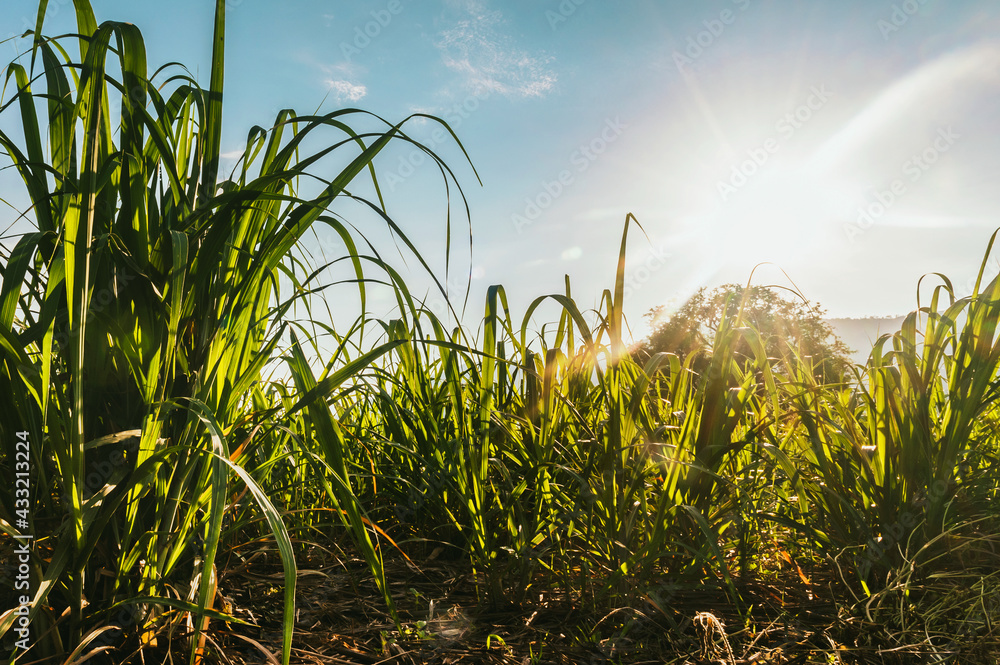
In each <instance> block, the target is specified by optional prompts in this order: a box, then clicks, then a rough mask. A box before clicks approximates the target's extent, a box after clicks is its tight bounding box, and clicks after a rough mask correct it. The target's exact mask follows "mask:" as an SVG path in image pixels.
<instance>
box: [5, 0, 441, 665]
mask: <svg viewBox="0 0 1000 665" xmlns="http://www.w3.org/2000/svg"><path fill="white" fill-rule="evenodd" d="M47 4H48V3H47V0H41V1H40V3H39V7H38V19H37V24H36V27H35V30H34V31H32V32H31V33H28V34H30V36H31V46H30V49H29V50H28V52H26V53H24V54H23V55H22V57H20V58H18V59H16V60H15V61H13V62H11V63H10V64H9V65H8V66H7V68H6V71H5V78H4V81H5V87H4V99H3V101H2V106H0V113H2V114H3V115H4V116H5V117H12V118H13V117H16V118H18V119H19V123H18V124H19V131H17V130H15V131H9V130H8V131H0V146H2V148H3V151H4V153H5V155H4V157H5V158H6V159H7V160H8V162H9V164H10V165H11V166H12V167H13V168H14V169H15V170H16V172H17V174H18V175H19V176H20V179H21V181H22V182H23V185H24V191H25V193H26V196H27V199H28V207H27V209H26V210H25V211H24V213H23V215H22V216H21V218H20V220H19V221H21V222H22V223H27V224H29V225H30V227H31V228H30V230H28V231H27V232H25V233H23V234H21V235H20V236H19V238H18V240H17V242H16V244H15V245H14V247H13V248H12V249H10V250H9V251H7V252H6V254H5V256H4V257H3V259H4V260H3V267H2V270H3V275H2V276H3V282H2V287H0V353H2V359H3V363H2V364H0V385H2V388H3V394H4V395H9V396H10V397H9V398H7V397H5V398H3V400H2V401H0V411H2V423H0V438H2V439H3V442H4V443H3V445H4V446H5V447H12V446H13V444H12V443H11V442H13V441H14V440H16V437H15V436H14V433H15V432H19V431H26V432H29V433H30V437H31V440H32V441H34V442H36V443H37V445H36V446H35V447H34V448H33V449H32V461H33V467H34V469H35V472H34V473H36V474H37V477H36V479H35V487H36V491H35V496H34V499H33V501H34V503H33V506H34V510H33V515H34V524H33V528H34V530H35V533H36V534H37V535H38V540H37V547H36V549H35V551H34V556H33V559H32V570H33V572H32V576H33V587H32V588H33V589H34V591H33V595H32V599H31V610H30V612H31V621H32V624H33V626H34V627H35V628H34V630H35V633H36V634H37V635H41V637H40V638H39V639H38V640H37V641H35V642H34V643H33V646H32V649H31V652H30V654H29V655H24V656H23V657H24V658H27V659H28V660H34V659H37V658H40V657H47V656H52V655H55V654H59V653H65V652H67V651H70V650H74V649H76V650H77V651H78V652H80V653H82V650H83V649H85V648H86V646H87V644H88V642H90V643H91V646H92V648H96V646H97V645H102V647H103V648H107V646H108V644H109V638H108V636H107V635H104V636H103V637H102V633H104V632H106V631H107V630H110V629H118V628H122V629H125V628H128V629H129V631H127V632H130V633H131V634H133V635H137V636H139V638H140V639H141V640H142V641H144V642H147V643H148V642H149V641H151V640H152V639H154V638H153V637H152V636H155V631H156V629H157V628H160V627H163V626H165V625H168V624H170V625H173V624H174V623H176V617H177V616H180V615H181V613H189V614H192V615H193V616H194V617H195V620H194V621H193V625H194V626H195V630H196V631H200V630H201V628H202V627H203V626H204V625H205V622H206V621H207V620H208V619H209V618H213V617H214V618H219V617H221V616H223V615H221V614H220V613H219V612H218V611H216V610H214V609H213V604H214V602H215V598H214V593H215V588H214V580H215V579H216V566H215V561H216V555H217V553H218V550H219V542H220V533H221V527H222V522H223V515H224V513H225V511H226V509H227V506H228V505H229V501H230V498H231V497H232V496H233V494H234V493H233V488H234V487H236V486H244V487H245V488H246V489H248V490H249V492H250V494H251V496H252V498H253V501H254V502H255V503H256V506H257V508H258V510H259V511H260V513H261V515H262V516H263V517H264V518H265V519H266V523H267V525H268V528H269V531H270V534H271V536H272V537H273V539H274V540H275V541H276V543H277V546H278V549H279V550H280V553H281V559H282V562H283V568H284V575H285V587H284V619H283V638H284V645H283V661H284V662H285V663H287V662H288V660H289V657H290V648H291V638H292V630H293V609H294V598H295V580H296V565H295V560H294V552H293V550H292V544H291V541H290V539H289V537H288V533H287V530H286V528H285V525H284V523H283V515H282V508H281V506H280V505H275V504H274V503H273V502H272V501H271V500H270V499H269V498H268V496H267V494H266V493H265V491H264V489H263V488H262V486H261V484H260V481H259V478H260V474H258V478H255V477H254V472H255V469H254V468H252V467H250V466H246V467H245V466H244V465H243V463H244V462H245V461H246V460H247V459H249V458H247V457H246V456H244V455H243V454H242V450H243V448H242V447H241V448H240V449H238V450H234V449H233V448H234V446H233V445H232V444H231V442H232V439H233V438H234V436H235V432H236V431H237V425H239V424H241V423H245V422H247V421H249V420H254V419H255V418H256V420H258V421H259V420H261V418H260V413H261V412H260V411H258V409H260V408H265V407H263V406H262V405H263V404H265V403H267V406H266V409H267V411H266V415H267V416H268V417H269V418H270V419H271V420H272V421H273V420H279V421H280V419H282V418H285V419H295V421H296V423H297V424H298V427H299V429H298V431H299V433H300V434H301V436H303V437H306V438H307V439H309V440H315V441H316V442H318V444H317V445H318V446H319V449H320V450H322V452H323V463H322V465H320V466H319V467H318V468H319V471H318V472H317V473H318V475H319V476H321V477H322V482H323V483H324V484H325V485H326V486H327V487H328V490H329V495H330V497H331V499H332V501H333V502H334V503H335V505H336V507H337V510H336V512H337V514H338V515H339V516H340V517H341V519H342V522H343V524H344V525H345V526H346V528H347V529H348V530H349V532H350V533H351V534H352V535H353V538H354V539H355V541H356V543H357V545H358V547H359V549H360V551H361V552H362V553H363V554H364V556H365V558H366V560H367V562H368V565H369V569H370V572H371V573H372V574H373V575H374V577H375V579H376V580H377V582H378V584H379V585H380V588H381V589H382V590H383V592H384V594H385V600H386V603H387V604H388V605H389V607H390V608H391V607H392V598H391V596H390V595H389V593H388V587H387V585H386V581H385V577H384V572H383V568H382V562H381V549H380V548H379V545H378V542H377V534H376V533H375V532H373V531H372V530H371V528H370V525H371V523H370V522H369V521H367V520H366V518H365V516H364V514H363V509H362V507H361V506H360V504H359V503H358V501H357V500H356V497H355V496H354V489H353V486H352V478H351V476H350V474H349V471H348V469H347V467H346V466H345V464H344V459H345V458H346V457H347V454H346V453H345V452H344V450H343V449H344V447H345V446H346V445H347V444H346V442H345V440H344V438H343V437H342V436H341V435H340V432H339V426H338V425H337V423H336V421H335V420H333V419H332V417H331V410H330V408H329V406H328V404H327V401H326V400H327V398H328V396H329V395H330V393H331V392H332V391H334V390H335V389H336V388H337V387H338V386H339V385H340V384H341V383H344V382H345V381H349V380H350V378H351V376H352V374H355V373H357V372H358V371H360V369H361V368H363V367H364V366H365V365H367V364H368V363H370V362H371V361H372V360H374V359H375V358H378V357H379V356H380V355H382V354H384V353H386V352H387V351H388V350H390V349H391V348H392V347H393V345H392V344H391V343H390V344H384V345H381V346H375V347H373V348H370V349H367V352H366V353H364V354H361V355H360V356H359V357H358V358H355V359H354V361H353V362H351V363H348V364H347V366H346V367H339V368H337V371H333V372H331V373H329V374H327V375H325V376H323V377H321V378H320V380H319V381H317V380H316V378H315V377H314V376H313V374H312V373H311V370H310V369H309V359H307V358H306V356H305V355H304V353H303V350H302V348H303V347H302V346H301V345H300V344H299V342H298V341H297V340H295V339H291V340H290V339H289V335H288V334H286V332H287V326H288V323H287V321H286V320H285V317H286V315H287V314H288V313H289V311H290V310H291V309H292V308H293V307H294V306H295V305H296V303H299V302H302V301H303V300H304V299H306V298H307V296H306V294H307V292H308V290H309V289H310V281H311V280H312V279H313V278H314V277H315V275H316V272H318V271H316V272H314V273H313V274H311V275H302V274H300V273H299V272H298V271H297V269H296V267H295V266H296V264H295V261H294V258H293V253H294V251H295V250H296V248H297V247H299V246H300V245H301V242H302V240H303V237H304V236H305V234H306V233H307V232H308V231H309V230H310V228H311V227H312V226H313V225H315V224H321V225H325V226H327V227H329V228H331V229H332V230H333V231H334V232H335V233H336V234H338V235H339V237H340V239H341V241H342V242H343V246H344V249H343V256H344V257H346V258H347V259H349V261H350V264H351V265H352V266H353V270H354V272H355V277H356V280H357V282H358V284H359V292H360V296H361V304H362V307H364V304H365V286H364V282H365V279H366V273H365V269H366V266H365V261H368V263H369V265H368V269H371V268H372V267H374V268H378V267H380V266H382V265H383V264H382V262H381V261H380V260H379V259H378V258H377V257H367V258H366V257H363V256H362V254H361V253H360V252H359V251H358V249H357V245H356V244H355V238H354V232H353V231H352V230H351V227H350V226H349V225H348V224H347V223H346V222H345V221H343V219H342V218H340V217H338V216H336V215H335V214H333V213H332V212H331V208H332V207H333V206H334V205H336V204H337V203H338V202H339V201H342V200H345V199H352V200H354V201H360V202H362V203H363V204H365V205H367V206H368V207H369V208H370V209H371V210H373V211H375V213H376V214H377V217H378V218H379V219H380V220H381V221H382V222H384V223H385V224H388V225H389V227H390V228H391V230H392V231H393V232H394V233H395V234H397V237H399V238H401V239H402V240H403V242H404V243H405V244H407V245H408V246H410V247H411V248H412V245H410V244H409V241H408V240H407V239H406V237H405V234H403V233H402V231H401V229H400V228H399V227H398V226H397V225H396V223H395V222H394V221H393V219H392V217H391V216H390V215H389V214H388V212H387V208H386V204H385V201H384V200H383V199H382V196H381V193H380V190H379V187H378V180H377V177H376V171H375V168H374V162H375V159H376V157H377V156H378V155H379V153H380V152H381V151H382V150H383V149H384V148H385V147H386V146H387V145H388V144H389V143H390V142H391V141H393V140H400V141H405V142H410V143H412V144H414V145H416V146H417V147H418V148H421V149H424V150H425V151H426V152H427V154H429V155H430V156H431V157H432V158H433V160H435V162H436V163H437V164H438V165H439V166H440V167H441V173H442V174H443V176H444V177H445V178H451V179H454V176H453V175H452V173H451V171H450V170H448V168H447V166H445V165H444V164H443V162H441V161H440V160H439V159H438V158H437V155H435V154H434V153H433V152H431V151H430V150H429V149H426V148H424V146H422V145H421V144H419V143H417V142H415V141H413V140H412V139H410V137H408V136H407V135H406V134H405V133H404V131H403V126H404V124H405V122H406V120H404V121H403V122H400V123H398V124H392V123H389V122H386V121H384V120H382V119H381V118H379V117H377V116H374V115H372V114H367V113H366V112H363V111H360V110H358V109H341V110H337V111H334V112H331V113H326V114H322V115H296V114H295V113H294V112H293V111H291V110H284V111H281V112H280V113H279V114H278V115H277V117H276V118H274V121H273V124H272V125H271V126H270V128H268V129H265V128H264V127H260V126H255V127H254V128H253V129H252V130H251V131H250V132H249V134H248V136H247V141H246V146H245V149H244V151H243V153H242V155H241V157H240V158H239V160H238V163H237V165H236V166H235V167H234V168H233V169H232V172H230V173H228V174H226V173H224V172H223V171H222V169H221V164H222V158H221V156H220V148H221V142H222V121H223V89H224V86H223V83H224V74H225V58H224V44H225V26H226V3H225V2H224V0H218V1H217V2H216V5H215V22H214V37H213V49H212V63H211V74H210V81H209V85H208V87H202V86H201V85H199V83H198V82H197V81H196V80H195V79H194V78H193V77H192V76H191V75H190V74H188V73H187V71H186V70H185V69H184V68H183V67H181V66H179V65H171V66H165V67H163V68H161V69H158V70H156V71H155V72H154V73H152V74H150V73H149V70H148V68H147V62H146V50H145V44H144V41H143V37H142V34H141V33H140V31H139V29H138V28H137V27H136V26H134V25H131V24H127V23H120V22H114V21H107V22H104V23H101V24H98V22H97V20H96V17H95V15H94V12H93V10H92V7H91V5H90V3H89V1H88V0H74V2H73V7H74V9H75V13H76V24H77V33H76V34H73V35H67V36H62V37H56V38H49V37H45V36H43V35H44V33H43V28H44V25H43V23H44V18H45V16H46V8H47ZM26 36H27V35H26ZM424 117H425V118H426V119H429V120H431V121H435V122H441V123H442V125H443V126H444V127H446V128H447V125H446V124H445V123H443V121H439V120H437V119H436V118H433V117H431V116H424ZM359 123H360V124H362V125H364V126H365V127H367V126H369V125H371V126H374V127H375V129H366V130H365V131H358V130H356V129H354V128H353V127H352V124H359ZM365 123H367V124H365ZM6 126H9V125H6ZM448 131H450V128H448ZM452 136H454V134H452ZM314 139H319V140H320V141H321V143H320V144H319V145H320V147H319V148H310V147H307V146H313V145H317V144H316V143H314V142H313V141H314ZM456 140H457V138H456ZM331 155H333V156H335V157H338V158H342V159H343V162H344V163H346V166H343V165H342V166H340V167H338V168H337V169H335V170H333V172H332V173H329V171H330V167H329V166H328V164H329V160H327V161H322V160H324V158H328V157H329V156H331ZM366 172H367V174H368V176H369V177H370V180H371V183H372V184H373V189H374V191H375V192H376V196H375V199H374V200H366V199H364V198H361V197H358V196H355V195H352V194H351V193H350V191H349V190H348V189H347V188H348V186H349V185H350V184H351V183H352V182H353V181H355V180H356V179H357V178H359V176H364V175H365V173H366ZM303 177H308V178H311V179H312V182H318V183H320V184H319V186H314V187H312V189H309V190H308V193H306V191H304V190H306V189H307V188H305V187H304V186H302V185H301V184H300V179H302V178H303ZM459 191H460V190H459ZM449 228H450V227H449ZM420 262H421V264H422V265H424V266H425V267H426V264H424V263H423V261H422V259H421V261H420ZM282 280H287V281H288V283H290V285H291V290H290V291H289V290H288V289H287V288H286V289H285V290H283V289H282V284H281V283H282ZM397 288H403V289H405V286H402V282H397ZM285 347H287V362H288V363H289V367H290V375H291V376H292V377H293V378H294V382H295V385H296V388H297V392H296V394H295V396H294V399H291V400H290V403H285V404H281V403H278V405H277V406H275V404H274V403H273V401H271V402H268V401H267V400H265V399H263V393H262V390H263V388H264V384H265V379H266V377H267V376H269V374H267V372H268V368H269V367H272V366H273V362H274V361H277V360H279V359H280V358H281V357H282V354H283V353H284V352H285V351H286V349H285ZM254 413H257V416H254V415H253V414H254ZM262 436H263V434H262ZM237 443H240V442H239V441H237ZM4 453H5V459H6V460H13V458H14V455H13V451H12V450H7V449H6V448H5V450H4ZM109 459H111V460H116V463H114V464H110V465H109V464H108V460H109ZM8 463H10V462H8ZM13 510H14V499H13V494H12V493H11V492H10V491H7V490H6V488H5V489H4V490H0V528H2V529H3V531H4V532H5V533H7V534H8V535H11V536H13V535H16V534H18V533H19V531H22V532H23V531H24V529H20V530H19V529H17V528H15V526H14V522H15V520H14V519H13ZM98 571H103V572H109V571H110V575H109V577H110V578H111V579H112V580H113V581H112V582H111V583H110V584H107V583H105V579H106V578H105V577H102V576H101V575H98V574H97V573H98ZM95 580H96V581H95ZM184 580H186V585H187V587H188V588H190V592H189V593H188V594H187V596H186V597H184V598H178V597H172V596H170V595H169V594H168V593H167V585H168V583H181V584H184V583H185V582H184ZM64 608H67V609H68V613H67V614H66V616H65V618H60V617H61V615H62V614H63V609H64ZM123 612H124V615H123V614H122V613H123ZM115 616H126V617H129V618H128V619H126V620H124V621H119V622H118V623H114V620H113V617H115ZM14 618H15V617H14V616H13V614H12V613H11V612H7V613H5V614H4V615H3V621H2V623H0V633H3V632H4V631H5V630H7V629H9V627H10V626H11V624H12V623H13V620H14ZM229 618H230V619H231V618H232V617H229ZM126 624H128V625H126ZM198 644H199V641H198V640H191V658H192V659H195V658H200V657H201V656H202V652H201V650H200V648H198ZM19 657H20V656H19Z"/></svg>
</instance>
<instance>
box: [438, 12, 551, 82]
mask: <svg viewBox="0 0 1000 665" xmlns="http://www.w3.org/2000/svg"><path fill="white" fill-rule="evenodd" d="M452 4H453V5H454V4H455V3H452ZM459 4H460V5H461V11H462V13H463V14H466V15H467V18H463V19H462V20H460V21H458V22H457V23H455V25H454V26H452V27H451V28H449V29H447V30H444V31H443V32H441V33H440V35H439V36H438V40H437V42H436V44H435V45H436V46H437V48H438V50H439V51H440V52H441V57H442V60H443V61H444V64H445V66H446V67H448V69H450V70H452V71H453V72H456V73H457V74H459V75H460V76H461V77H462V78H463V83H464V85H465V86H466V87H468V88H470V89H471V92H472V93H473V94H487V93H497V94H500V95H504V96H506V97H522V98H523V97H541V96H543V95H545V94H546V93H548V92H549V91H550V90H552V88H553V87H554V86H555V83H556V75H555V73H554V72H553V71H552V70H550V69H549V68H548V64H549V63H550V62H551V58H547V57H544V56H540V55H534V54H531V53H529V52H528V51H526V50H524V49H522V48H519V47H518V45H517V44H516V43H515V42H514V40H513V39H512V38H511V37H510V36H509V35H507V34H505V33H503V32H502V31H501V28H502V27H503V25H504V23H505V21H504V19H503V15H502V14H501V13H500V12H499V11H491V10H489V9H487V8H486V6H485V3H484V2H481V1H480V0H466V1H465V2H462V3H459Z"/></svg>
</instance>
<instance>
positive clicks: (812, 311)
mask: <svg viewBox="0 0 1000 665" xmlns="http://www.w3.org/2000/svg"><path fill="white" fill-rule="evenodd" d="M741 304H742V306H743V325H746V326H750V327H752V328H754V329H755V330H756V331H757V332H758V334H759V335H760V337H761V340H762V342H763V344H764V349H765V351H766V352H767V356H768V358H780V357H782V356H784V355H787V354H788V353H790V351H791V350H792V349H794V350H795V351H796V352H797V353H798V354H799V355H800V356H801V357H802V358H803V359H806V358H809V359H811V361H812V363H813V368H814V373H815V374H816V375H817V376H820V377H821V378H822V379H824V380H826V381H836V380H840V379H841V378H843V377H844V375H845V374H846V373H847V372H848V371H849V368H850V366H851V360H850V357H849V356H850V353H851V349H850V348H848V347H847V345H846V344H844V342H843V341H841V340H840V338H839V337H837V335H836V334H835V333H834V331H833V329H832V328H831V327H830V324H829V323H827V322H826V321H824V320H823V317H824V315H825V313H826V312H825V310H823V309H822V308H821V307H820V306H819V305H818V304H816V303H810V302H806V301H803V300H800V299H791V298H786V297H784V296H783V295H782V294H781V293H779V292H778V291H777V290H776V289H775V288H773V287H770V286H756V285H755V286H750V287H743V286H740V285H739V284H725V285H723V286H720V287H717V288H715V289H713V290H712V291H707V290H706V289H705V288H704V287H703V288H701V289H699V290H698V292H697V293H695V294H694V296H692V297H691V299H689V300H688V301H687V302H686V303H685V304H684V305H683V306H682V307H681V308H680V309H678V310H677V311H676V312H674V313H673V314H672V315H670V316H664V308H663V307H662V306H661V307H656V308H654V309H652V310H650V311H649V313H648V314H647V316H648V317H649V318H651V319H652V321H653V330H652V332H651V333H650V335H649V337H648V338H646V340H645V341H644V342H643V344H642V350H643V351H644V352H645V353H648V354H653V353H657V352H663V351H665V352H669V353H675V354H677V355H678V356H680V357H681V358H687V357H688V356H690V354H692V353H694V354H696V357H695V358H694V359H693V362H692V366H693V367H694V368H695V369H696V370H698V369H699V368H701V367H703V366H704V365H705V363H706V362H707V360H708V358H709V357H710V356H711V350H712V343H713V341H714V337H715V332H716V331H717V330H718V328H719V325H720V323H721V322H722V320H723V319H724V318H729V319H732V318H735V317H736V316H737V315H738V313H739V310H740V306H741ZM742 347H743V348H741V349H739V353H740V354H742V355H743V356H744V357H746V358H749V357H750V356H751V352H750V349H749V346H748V345H746V344H745V343H744V344H743V345H742Z"/></svg>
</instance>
